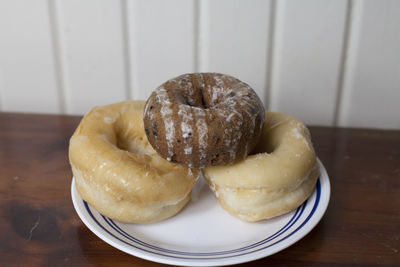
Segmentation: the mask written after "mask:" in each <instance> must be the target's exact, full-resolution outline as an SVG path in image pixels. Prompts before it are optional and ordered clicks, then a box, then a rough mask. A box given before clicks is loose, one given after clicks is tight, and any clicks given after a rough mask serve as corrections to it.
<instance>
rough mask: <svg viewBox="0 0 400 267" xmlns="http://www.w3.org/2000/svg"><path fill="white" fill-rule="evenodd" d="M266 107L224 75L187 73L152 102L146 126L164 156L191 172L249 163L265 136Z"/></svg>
mask: <svg viewBox="0 0 400 267" xmlns="http://www.w3.org/2000/svg"><path fill="white" fill-rule="evenodd" d="M264 121H265V110H264V108H263V105H262V102H261V100H260V99H259V97H258V96H257V94H256V93H255V92H254V90H253V89H251V88H250V86H249V85H247V84H246V83H244V82H241V81H239V80H238V79H236V78H234V77H231V76H228V75H224V74H219V73H193V74H183V75H181V76H178V77H176V78H174V79H171V80H168V81H167V82H165V83H164V84H162V85H161V86H159V87H158V88H157V89H156V90H155V91H154V92H153V93H152V94H151V96H150V97H149V99H148V100H147V103H146V106H145V110H144V127H145V131H146V135H147V138H148V140H149V142H150V144H151V145H152V146H153V148H154V149H155V150H156V151H157V152H158V153H159V154H160V156H161V157H163V158H165V159H167V160H169V161H172V162H178V163H181V164H184V165H186V166H189V167H192V168H204V167H206V166H211V165H228V164H232V163H233V162H236V161H239V160H242V159H244V158H245V157H246V156H247V154H248V152H249V151H251V150H252V149H253V148H254V146H255V145H256V143H257V142H258V139H259V137H260V134H261V131H262V126H263V124H264Z"/></svg>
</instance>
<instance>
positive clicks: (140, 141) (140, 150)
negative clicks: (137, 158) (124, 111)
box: [114, 118, 155, 155]
mask: <svg viewBox="0 0 400 267" xmlns="http://www.w3.org/2000/svg"><path fill="white" fill-rule="evenodd" d="M130 124H135V125H136V127H143V123H142V122H135V121H129V118H128V119H118V120H117V121H116V123H115V125H114V133H115V140H116V141H115V146H116V147H117V148H118V149H120V150H124V151H128V152H130V153H133V154H137V155H152V154H154V153H155V151H154V150H153V148H152V147H151V145H150V143H149V142H148V140H147V138H145V136H142V135H138V134H137V133H138V131H137V130H135V127H134V126H133V125H130Z"/></svg>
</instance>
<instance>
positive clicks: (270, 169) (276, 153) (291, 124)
mask: <svg viewBox="0 0 400 267" xmlns="http://www.w3.org/2000/svg"><path fill="white" fill-rule="evenodd" d="M266 116H267V117H268V120H267V122H266V123H265V125H264V128H263V132H262V135H261V138H260V141H259V143H258V144H257V146H256V149H255V151H253V152H252V154H251V155H250V156H248V157H247V158H246V159H245V160H243V161H240V162H238V163H236V164H233V165H231V166H212V167H208V168H205V169H204V170H203V175H204V177H205V179H206V180H207V182H208V184H209V185H210V188H211V190H212V191H213V192H214V195H215V196H216V198H217V199H218V201H219V203H220V204H221V206H222V207H223V208H224V209H225V210H227V211H228V212H229V213H231V214H232V215H234V216H236V217H238V218H240V219H242V220H245V221H251V222H254V221H259V220H263V219H268V218H272V217H275V216H279V215H282V214H284V213H287V212H289V211H292V210H294V209H296V208H297V207H298V206H300V205H301V204H302V203H303V202H304V201H305V200H306V199H307V198H308V197H309V196H310V195H311V193H312V192H313V191H314V188H315V184H316V181H317V177H318V175H319V167H318V164H317V160H316V155H315V152H314V148H313V146H312V143H311V137H310V133H309V131H308V129H307V128H306V126H305V125H304V124H303V123H302V122H301V121H300V120H298V119H296V118H294V117H292V116H289V115H287V114H284V113H277V112H266Z"/></svg>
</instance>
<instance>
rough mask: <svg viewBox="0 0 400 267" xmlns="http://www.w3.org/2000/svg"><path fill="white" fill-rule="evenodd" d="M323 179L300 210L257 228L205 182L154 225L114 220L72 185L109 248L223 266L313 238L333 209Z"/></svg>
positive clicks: (83, 214)
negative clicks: (234, 212) (178, 209)
mask: <svg viewBox="0 0 400 267" xmlns="http://www.w3.org/2000/svg"><path fill="white" fill-rule="evenodd" d="M318 163H319V165H320V169H321V174H320V177H319V179H318V183H317V187H316V190H315V192H314V193H313V195H312V196H310V198H309V199H308V200H307V201H306V202H305V203H304V204H303V205H302V206H300V207H299V208H298V209H297V210H295V211H293V212H291V213H288V214H285V215H282V216H279V217H277V218H274V219H271V220H266V221H262V222H257V223H247V222H243V221H241V220H239V219H237V218H235V217H232V216H231V215H229V214H228V213H227V212H226V211H224V210H223V209H222V208H221V207H220V206H219V204H218V202H217V200H216V199H215V198H214V196H213V195H212V193H211V191H210V190H209V188H208V186H207V185H206V183H205V182H204V181H203V179H199V180H198V182H197V184H196V186H195V188H194V190H193V195H192V200H191V202H189V204H188V205H187V206H186V207H185V208H184V210H183V211H181V212H180V213H179V214H177V215H176V216H174V217H172V218H170V219H167V220H165V221H162V222H158V223H152V224H144V225H141V224H124V223H119V222H116V221H114V220H111V219H109V218H107V217H105V216H103V215H101V214H100V213H99V212H97V211H96V210H95V209H94V208H92V207H91V206H90V205H88V204H87V203H86V202H85V201H84V200H82V198H81V197H80V196H79V194H78V192H77V190H76V188H75V180H72V185H71V193H72V201H73V203H74V206H75V209H76V211H77V213H78V215H79V217H80V218H81V220H82V221H83V222H84V223H85V224H86V226H87V227H88V228H89V229H90V230H91V231H92V232H93V233H95V234H96V235H97V236H98V237H100V238H101V239H103V240H104V241H105V242H107V243H108V244H110V245H112V246H114V247H116V248H117V249H120V250H122V251H124V252H126V253H128V254H131V255H134V256H137V257H140V258H143V259H147V260H151V261H155V262H161V263H166V264H173V265H185V266H188V265H190V266H211V265H214V266H218V265H228V264H237V263H243V262H247V261H252V260H256V259H259V258H263V257H266V256H269V255H271V254H274V253H276V252H278V251H281V250H283V249H285V248H287V247H288V246H290V245H292V244H294V243H295V242H297V241H298V240H299V239H301V238H302V237H304V236H305V235H306V234H308V233H309V232H310V231H311V229H313V228H314V226H315V225H316V224H317V223H318V222H319V221H320V219H321V218H322V216H323V214H324V213H325V210H326V208H327V206H328V202H329V197H330V184H329V178H328V175H327V173H326V170H325V168H324V166H323V165H322V163H321V162H320V161H318Z"/></svg>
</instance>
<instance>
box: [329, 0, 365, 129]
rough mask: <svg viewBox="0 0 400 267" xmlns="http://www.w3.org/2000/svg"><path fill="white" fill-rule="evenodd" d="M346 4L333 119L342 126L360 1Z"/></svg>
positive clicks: (347, 108)
mask: <svg viewBox="0 0 400 267" xmlns="http://www.w3.org/2000/svg"><path fill="white" fill-rule="evenodd" d="M350 1H351V3H350V5H349V6H348V7H349V10H348V18H347V20H348V21H347V24H348V25H346V26H347V28H348V29H346V32H347V33H346V38H347V40H345V47H344V48H343V50H344V51H343V53H344V54H343V62H342V66H341V68H342V69H341V77H340V80H339V87H340V93H339V92H338V96H337V98H338V99H337V100H336V110H335V120H334V126H342V124H343V123H344V119H345V118H344V117H343V116H344V115H345V114H348V110H349V108H350V107H349V106H350V101H351V91H352V83H353V82H352V78H353V75H354V71H355V64H356V63H355V58H356V53H357V47H358V39H359V34H360V27H361V12H362V1H357V0H350Z"/></svg>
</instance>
